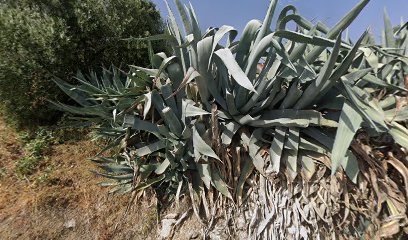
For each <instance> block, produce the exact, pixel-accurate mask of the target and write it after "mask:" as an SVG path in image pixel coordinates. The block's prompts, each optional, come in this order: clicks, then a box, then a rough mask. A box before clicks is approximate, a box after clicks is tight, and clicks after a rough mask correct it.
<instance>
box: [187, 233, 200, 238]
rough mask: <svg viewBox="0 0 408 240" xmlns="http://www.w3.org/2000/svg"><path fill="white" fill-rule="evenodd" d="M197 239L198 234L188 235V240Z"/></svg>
mask: <svg viewBox="0 0 408 240" xmlns="http://www.w3.org/2000/svg"><path fill="white" fill-rule="evenodd" d="M198 237H199V234H198V233H197V232H193V233H191V234H190V238H189V239H197V238H198Z"/></svg>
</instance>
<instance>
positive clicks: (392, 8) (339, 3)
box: [152, 0, 408, 39]
mask: <svg viewBox="0 0 408 240" xmlns="http://www.w3.org/2000/svg"><path fill="white" fill-rule="evenodd" d="M152 1H153V2H154V3H155V4H156V5H157V7H158V9H159V10H160V12H161V14H162V16H163V18H167V16H168V13H167V9H166V7H165V4H164V1H163V0H152ZM168 1H169V3H170V5H171V6H172V9H173V10H174V11H175V10H176V8H175V6H174V2H173V0H168ZM182 1H183V2H184V3H188V1H187V0H182ZM358 2H359V0H280V1H279V4H278V9H277V10H278V11H277V13H279V11H280V9H282V8H283V7H284V6H286V5H289V4H292V5H295V6H296V7H297V8H298V10H299V13H300V14H301V15H302V16H304V17H306V18H307V19H309V20H313V19H315V20H319V21H322V22H324V23H325V24H327V25H328V26H333V25H334V24H335V23H336V22H337V21H338V20H340V19H341V17H342V16H344V15H345V14H346V13H347V12H348V11H349V10H350V9H352V8H353V6H354V5H356V4H357V3H358ZM191 3H192V4H193V6H194V8H195V10H196V13H197V15H198V18H199V20H200V25H201V28H202V29H203V30H205V29H207V28H208V27H210V26H211V27H220V26H222V25H231V26H233V27H235V28H236V29H237V30H238V31H239V32H241V31H242V29H243V28H244V27H245V25H246V23H247V22H248V21H249V20H251V19H259V20H262V19H263V18H264V16H265V13H266V10H267V7H268V5H269V0H191ZM384 7H386V8H387V11H388V13H389V15H390V18H391V21H392V23H393V25H397V24H399V23H400V19H401V17H403V18H404V20H405V21H407V20H408V0H371V1H370V3H368V5H367V7H366V8H365V9H364V10H363V11H362V12H361V14H360V16H359V17H358V18H357V19H356V21H355V22H354V23H353V24H352V25H351V27H350V29H349V31H350V36H351V37H352V38H353V39H356V38H357V37H358V36H359V35H360V34H361V33H362V32H363V31H364V30H365V29H366V28H367V27H369V26H371V27H372V29H373V31H374V34H375V35H376V36H377V37H379V36H381V29H382V28H383V12H384ZM276 15H278V14H275V16H276Z"/></svg>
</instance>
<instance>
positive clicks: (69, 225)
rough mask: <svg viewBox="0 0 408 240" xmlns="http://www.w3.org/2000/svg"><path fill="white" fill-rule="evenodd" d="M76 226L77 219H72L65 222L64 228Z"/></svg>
mask: <svg viewBox="0 0 408 240" xmlns="http://www.w3.org/2000/svg"><path fill="white" fill-rule="evenodd" d="M75 226H76V221H75V219H71V220H69V221H67V222H65V224H64V227H66V228H74V227H75Z"/></svg>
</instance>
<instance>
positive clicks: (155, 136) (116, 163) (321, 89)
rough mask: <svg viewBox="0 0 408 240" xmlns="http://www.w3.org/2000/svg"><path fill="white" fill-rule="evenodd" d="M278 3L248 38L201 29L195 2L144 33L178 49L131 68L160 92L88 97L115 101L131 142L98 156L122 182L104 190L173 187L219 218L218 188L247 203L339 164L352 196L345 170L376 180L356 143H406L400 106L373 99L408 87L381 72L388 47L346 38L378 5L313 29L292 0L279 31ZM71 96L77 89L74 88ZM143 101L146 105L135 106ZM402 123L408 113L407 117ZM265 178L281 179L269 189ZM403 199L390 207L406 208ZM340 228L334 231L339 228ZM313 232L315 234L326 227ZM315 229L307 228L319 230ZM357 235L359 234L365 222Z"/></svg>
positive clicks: (124, 136) (226, 29)
mask: <svg viewBox="0 0 408 240" xmlns="http://www.w3.org/2000/svg"><path fill="white" fill-rule="evenodd" d="M277 2H278V1H276V0H273V1H271V3H270V6H269V9H268V11H267V15H266V17H265V19H264V21H263V22H261V21H258V20H252V21H250V22H249V23H248V24H247V25H246V27H245V29H244V30H243V32H242V34H241V37H240V39H239V40H236V37H237V35H238V34H237V31H236V30H235V29H234V28H233V27H231V26H222V27H220V28H209V29H207V31H205V32H204V33H203V32H201V30H200V28H199V23H198V19H197V16H196V14H195V12H194V9H193V7H192V6H191V5H190V6H188V7H187V6H184V5H183V4H182V3H181V2H180V1H179V0H175V4H176V7H177V9H178V13H179V15H180V18H181V22H182V25H183V29H181V28H180V27H179V25H178V23H177V20H176V17H175V16H174V14H173V12H172V10H171V9H170V6H169V5H168V4H167V6H168V10H169V15H170V17H169V20H168V22H167V31H166V33H164V34H161V35H158V36H153V37H148V38H144V39H136V40H138V41H148V42H150V41H155V40H162V39H166V40H167V41H168V43H169V45H170V47H171V48H172V55H171V56H168V55H167V54H166V53H156V54H154V53H153V52H152V50H151V49H149V50H150V60H151V66H152V68H142V67H138V66H131V68H132V71H133V73H134V74H137V75H138V76H139V75H140V76H144V77H142V79H144V80H146V76H150V79H151V80H152V88H151V89H149V88H145V89H144V90H145V91H139V92H138V94H139V95H138V97H137V100H136V101H135V100H134V99H133V101H132V102H130V101H129V99H131V98H132V96H133V97H135V96H134V95H126V93H124V92H119V91H114V92H109V91H108V92H107V94H106V95H103V96H102V95H101V96H99V95H98V94H99V93H98V94H97V93H96V92H92V93H91V94H90V95H91V96H92V97H89V96H87V99H88V101H89V100H90V99H91V100H92V99H93V98H95V96H99V97H102V98H103V100H104V101H109V102H110V104H111V105H109V106H110V107H112V108H109V111H110V112H112V111H113V116H112V117H108V118H107V119H110V123H111V124H112V126H114V128H115V129H116V128H119V127H118V125H120V124H122V126H123V128H122V130H121V134H120V137H118V138H116V139H115V141H114V143H116V144H118V145H120V146H121V148H120V151H119V152H118V154H117V156H116V158H100V159H98V160H96V161H98V162H99V163H102V164H103V165H102V166H101V168H103V170H105V171H106V173H101V174H102V175H104V176H106V177H108V178H112V179H115V180H117V181H116V182H104V183H102V184H103V185H113V184H114V185H118V184H119V186H118V187H117V188H115V189H114V191H121V192H128V191H133V190H141V189H145V188H146V187H149V186H151V185H156V186H158V185H160V186H165V188H164V189H165V191H166V194H168V195H169V196H171V197H175V198H176V199H178V198H179V197H180V196H181V195H183V194H185V195H188V196H189V197H190V198H191V199H192V202H193V206H194V207H193V208H194V212H195V213H196V215H197V216H199V217H200V218H201V217H202V216H203V215H204V219H206V220H208V221H210V219H212V217H214V214H213V213H211V211H210V210H209V208H211V206H209V204H208V203H207V202H206V201H207V200H206V197H205V195H206V194H210V195H211V196H213V190H212V189H213V188H215V189H216V190H217V191H218V192H219V193H221V194H222V196H224V197H225V198H226V199H229V200H228V201H230V202H231V203H237V204H238V206H241V204H243V202H244V200H243V199H247V198H248V197H250V194H249V193H248V192H250V190H252V191H254V192H257V194H258V195H259V196H262V195H265V196H266V195H268V194H271V193H272V192H275V191H277V192H276V194H278V195H279V194H281V193H282V192H279V190H277V189H275V187H276V186H274V185H273V184H272V183H273V182H274V181H275V180H273V179H274V178H275V179H276V178H277V179H280V180H279V181H280V184H282V183H284V184H287V186H286V187H287V188H289V189H290V186H298V187H299V186H301V185H302V184H303V185H304V184H307V182H309V181H311V180H314V181H315V182H316V181H319V179H322V177H323V176H325V169H331V170H330V171H331V175H333V178H332V180H330V181H334V182H330V183H332V184H333V188H334V186H337V187H338V188H339V189H340V190H339V191H343V192H342V193H341V194H342V196H344V195H347V194H348V193H347V191H344V188H343V187H342V186H343V185H341V184H340V182H342V181H344V178H343V177H342V176H343V171H338V170H339V169H343V170H344V172H345V173H346V175H347V177H348V178H349V179H350V180H351V181H352V182H354V183H358V182H359V180H361V182H364V181H363V180H364V179H366V180H365V181H366V182H367V181H368V182H370V183H371V181H369V180H367V175H366V173H367V171H368V170H367V168H365V167H364V168H363V169H361V166H362V164H363V165H364V164H365V163H364V161H368V160H367V159H361V158H362V157H361V156H362V154H363V155H364V154H366V153H361V152H359V150H361V149H360V148H358V147H356V145H355V143H356V140H355V135H356V133H357V132H358V131H362V132H364V133H367V134H368V135H369V136H373V137H374V136H380V135H383V134H388V133H390V134H391V135H392V136H393V137H394V139H395V141H396V142H397V143H399V144H401V145H402V146H403V147H406V145H405V143H404V142H405V141H406V139H408V131H407V130H406V128H405V127H404V126H402V125H401V124H399V123H397V120H395V119H394V120H395V121H393V120H390V119H389V118H387V116H388V115H387V114H388V111H389V110H392V109H395V105H392V104H390V105H386V104H385V103H384V101H389V100H387V99H385V100H383V101H381V102H379V101H378V100H377V99H376V98H375V97H374V96H375V94H373V93H376V92H379V91H380V90H381V89H383V88H385V89H391V90H393V91H395V92H398V93H401V94H402V95H404V94H405V92H406V89H405V88H404V87H403V86H400V84H398V83H396V82H394V81H389V80H387V79H388V78H387V77H388V76H389V75H390V74H391V73H390V72H387V74H386V71H385V70H384V69H379V68H377V69H376V70H373V69H374V68H373V66H371V65H370V64H371V63H372V60H371V59H370V57H369V56H367V53H368V51H376V49H379V48H376V47H375V46H374V45H372V44H371V45H370V38H369V34H368V31H366V32H365V33H363V34H362V36H361V37H360V38H359V39H358V41H357V42H356V43H355V44H351V43H350V41H343V40H342V32H343V30H344V29H346V28H347V27H348V26H349V25H350V24H351V23H352V22H353V20H354V19H355V18H356V17H357V15H358V14H359V13H360V12H361V10H362V9H363V8H364V6H366V5H367V3H368V2H369V0H362V1H361V2H360V3H359V4H357V5H356V6H355V7H354V8H353V9H352V10H351V11H350V12H349V13H348V14H347V15H346V16H345V17H344V18H343V19H341V20H340V21H339V22H338V23H337V24H336V25H335V26H334V27H333V28H329V27H327V26H325V25H324V24H323V23H320V22H318V23H317V24H313V23H312V22H310V21H308V20H306V19H305V18H303V17H302V16H300V15H299V13H298V11H297V9H296V8H295V7H294V6H288V7H285V8H284V9H283V10H282V11H281V12H280V14H279V16H278V20H277V23H276V27H274V28H273V29H274V30H272V27H271V25H272V18H273V15H274V12H275V10H276V6H277ZM289 22H294V23H295V24H296V31H292V30H288V29H287V26H286V25H287V24H288V23H289ZM387 51H388V50H384V49H382V51H378V52H376V54H380V55H381V57H384V58H386V57H388V55H389V54H391V53H387ZM392 54H394V55H393V56H394V57H395V59H396V60H395V61H399V62H404V57H405V56H403V55H402V54H399V55H397V53H392ZM392 61H394V60H391V62H392ZM260 63H261V65H260ZM368 65H370V66H368ZM388 65H389V63H387V64H384V65H383V66H382V68H385V67H386V66H388ZM260 66H261V67H260ZM387 71H388V70H387ZM392 78H393V77H391V80H392ZM123 87H124V89H127V87H126V85H123ZM87 88H91V87H90V86H87ZM116 90H119V89H116ZM86 91H89V89H87V90H86ZM68 92H77V90H73V88H72V87H70V88H69V90H68ZM123 96H127V97H126V102H125V103H123V102H120V101H117V99H122V97H123ZM93 100H95V99H93ZM96 100H100V98H97V99H96ZM78 103H79V104H81V103H80V102H78ZM120 103H122V104H120ZM140 104H141V105H143V107H140V109H136V107H135V106H136V105H138V106H141V105H140ZM85 107H87V106H85ZM68 110H69V109H68ZM109 111H105V110H104V113H106V112H109ZM85 114H87V113H85ZM88 115H89V114H88ZM90 115H92V114H90ZM122 116H123V120H122V118H121V117H122ZM398 116H399V115H398ZM112 119H113V120H112ZM397 119H398V120H399V121H405V120H406V119H405V118H402V117H400V116H399V117H398V118H397ZM397 131H398V132H397ZM401 139H402V140H401ZM404 139H405V140H404ZM350 145H353V146H354V147H353V148H350ZM364 156H366V155H364ZM377 164H378V165H381V164H379V163H377ZM370 166H371V165H370ZM399 166H400V167H401V165H399ZM403 167H405V166H404V164H402V167H401V169H404V168H403ZM360 171H363V173H361V174H360ZM329 178H330V177H329ZM368 178H369V177H368ZM251 179H252V180H251ZM254 179H255V182H256V183H254V182H253V180H254ZM282 179H284V180H282ZM334 179H336V180H334ZM341 179H343V180H341ZM336 181H337V182H336ZM387 181H392V180H391V179H388V178H387ZM322 182H324V181H323V180H322ZM263 184H264V185H265V184H266V185H269V186H272V187H271V188H270V191H269V193H266V192H265V188H263V187H265V186H264V185H263ZM292 184H293V185H292ZM405 184H406V183H405ZM363 185H364V186H366V185H367V184H365V183H364V184H363ZM391 185H392V187H390V188H389V190H388V193H389V192H395V193H398V194H400V192H399V191H400V189H399V188H398V187H395V185H393V184H391ZM277 186H279V184H278V185H277ZM320 187H321V185H319V186H318V188H320ZM387 187H388V185H387ZM161 189H163V188H161ZM295 189H296V187H295ZM244 190H245V191H244ZM292 190H293V189H292ZM297 191H298V192H297V193H299V191H300V190H299V189H298V190H297ZM319 191H320V190H319ZM321 191H325V190H324V189H323V190H322V189H321ZM331 191H332V192H331V193H333V189H332V190H331ZM245 192H246V193H248V194H245ZM262 192H263V193H262ZM289 192H290V191H289ZM289 192H288V193H287V194H292V195H294V193H289ZM308 194H312V193H311V192H309V193H308ZM315 194H316V195H318V194H317V193H316V189H315ZM339 194H340V193H339ZM341 194H340V195H341ZM398 194H397V195H398ZM258 195H257V196H258ZM278 195H274V197H276V196H278ZM377 195H380V194H377ZM203 196H204V197H203ZM347 196H348V195H347ZM398 196H399V195H398ZM271 198H272V196H271ZM283 199H285V198H283ZM264 200H265V199H264ZM280 200H282V199H280ZM210 201H212V200H210ZM342 201H343V200H342ZM401 202H403V200H401V198H399V197H398V198H397V197H396V198H394V199H393V200H388V201H387V204H388V207H389V208H392V209H393V210H395V208H397V209H398V207H400V206H401ZM198 204H202V206H203V209H204V210H200V207H199V206H198ZM283 204H284V203H283ZM298 204H299V203H298ZM302 204H305V205H302ZM267 205H268V203H266V202H265V204H264V206H267ZM300 205H301V206H303V207H304V206H306V203H304V202H302V203H301V204H300ZM322 205H323V204H322ZM402 206H403V204H402ZM267 209H268V207H264V208H263V210H262V211H264V213H263V214H264V217H265V219H264V221H266V219H268V216H269V213H268V210H267ZM315 210H316V209H315ZM201 211H203V212H204V213H201ZM285 211H286V210H285ZM405 211H406V207H405V208H404V207H401V209H399V210H396V211H394V212H392V214H394V215H398V214H403V213H405ZM255 212H256V211H255ZM316 213H317V214H318V215H319V217H318V218H320V219H321V220H322V221H326V220H325V219H327V218H325V217H324V215H325V214H328V215H330V214H331V213H330V212H326V213H323V214H321V215H320V214H319V212H318V211H317V210H316ZM253 214H255V215H256V214H257V213H253ZM255 215H254V216H255ZM346 215H347V216H345V219H346V218H347V217H348V215H349V214H346ZM330 217H332V216H331V215H330ZM347 219H348V218H347ZM337 220H338V221H340V220H339V219H337ZM405 220H406V219H405ZM405 220H404V221H402V220H401V222H400V221H399V220H398V222H397V225H398V226H399V224H400V223H401V225H403V224H405V223H406V221H405ZM341 221H343V220H341ZM345 221H346V220H344V221H343V223H344V222H345ZM357 221H358V219H357ZM326 223H327V222H326ZM333 223H334V220H333V221H332V222H330V224H331V225H330V226H331V227H330V229H331V230H333V229H335V228H337V227H339V226H340V225H339V226H336V225H333ZM276 224H277V226H281V227H282V226H283V225H284V224H283V223H282V222H276ZM310 225H313V224H310ZM287 227H289V226H287ZM272 228H273V227H271V229H272ZM265 229H267V228H266V226H264V225H263V224H262V221H261V224H260V225H259V226H258V227H257V228H256V229H252V230H250V231H249V235H251V234H256V236H258V237H259V236H261V234H264V233H266V232H267V231H265ZM299 229H302V228H299ZM310 229H315V230H316V226H314V225H313V226H312V227H311V228H310ZM310 229H309V230H305V231H309V233H310V234H311V235H313V234H312V233H311V232H310V231H312V230H310ZM353 231H354V233H355V234H357V235H358V231H357V230H356V229H354V230H353ZM269 234H271V232H269ZM296 234H297V235H298V236H300V234H301V233H300V232H297V233H296ZM306 235H307V234H306ZM282 236H285V235H282ZM287 236H288V235H287Z"/></svg>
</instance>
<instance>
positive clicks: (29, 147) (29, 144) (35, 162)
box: [16, 129, 53, 177]
mask: <svg viewBox="0 0 408 240" xmlns="http://www.w3.org/2000/svg"><path fill="white" fill-rule="evenodd" d="M34 134H35V137H33V133H28V132H22V133H20V139H21V141H22V142H24V143H25V146H24V152H25V156H24V157H23V158H21V159H20V160H19V161H18V162H17V164H16V173H17V175H18V176H19V177H28V176H30V175H32V174H34V173H35V172H36V170H37V169H38V168H39V167H40V166H41V164H42V163H43V162H44V159H45V155H46V153H47V151H48V149H49V147H50V145H51V144H52V143H53V137H52V132H50V131H47V130H45V129H40V130H38V131H37V132H35V133H34Z"/></svg>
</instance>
